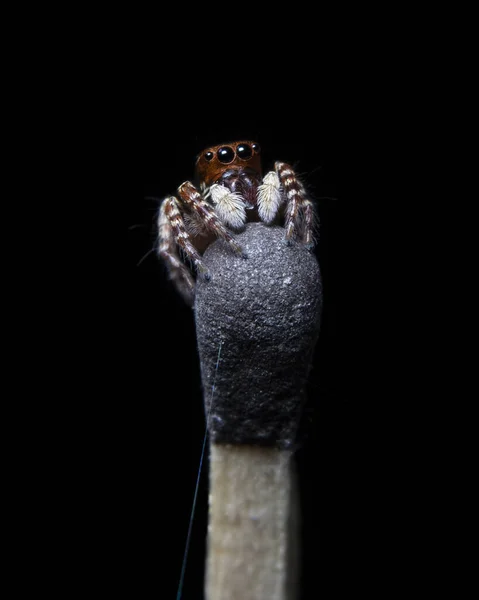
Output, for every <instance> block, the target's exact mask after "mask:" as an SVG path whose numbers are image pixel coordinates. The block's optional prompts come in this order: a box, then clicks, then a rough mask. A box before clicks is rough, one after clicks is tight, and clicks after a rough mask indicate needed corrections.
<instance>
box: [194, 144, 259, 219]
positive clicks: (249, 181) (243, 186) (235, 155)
mask: <svg viewBox="0 0 479 600" xmlns="http://www.w3.org/2000/svg"><path fill="white" fill-rule="evenodd" d="M262 175H263V173H262V167H261V149H260V146H259V144H258V143H257V142H253V141H250V140H247V141H241V142H232V143H229V144H219V145H218V146H212V147H210V148H206V150H203V152H201V153H200V154H199V156H198V158H197V159H196V176H197V178H198V181H199V183H200V185H201V186H205V187H210V186H211V185H214V184H219V185H222V186H224V187H226V188H228V189H229V190H230V191H231V192H234V193H238V194H239V195H240V196H241V197H242V198H243V199H244V200H245V208H254V207H256V200H257V190H258V186H259V185H261V179H262Z"/></svg>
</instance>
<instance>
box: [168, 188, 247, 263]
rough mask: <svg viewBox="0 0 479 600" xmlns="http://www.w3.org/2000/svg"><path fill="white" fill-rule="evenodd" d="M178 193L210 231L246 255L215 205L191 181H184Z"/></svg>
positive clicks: (236, 251)
mask: <svg viewBox="0 0 479 600" xmlns="http://www.w3.org/2000/svg"><path fill="white" fill-rule="evenodd" d="M178 194H179V195H180V197H181V200H182V201H183V203H184V204H185V205H186V206H187V207H188V208H189V209H190V210H191V211H192V212H194V213H196V214H197V215H198V216H199V217H200V219H201V221H202V223H203V224H204V226H205V228H206V229H207V230H208V231H209V232H211V233H213V234H214V235H216V236H217V237H220V238H222V239H223V240H225V241H226V242H227V243H228V244H229V246H230V247H231V248H232V249H233V250H234V252H235V253H236V254H240V255H242V256H244V253H243V250H242V249H241V246H240V245H239V244H238V242H237V241H236V240H235V239H234V237H233V236H232V235H231V233H230V232H229V231H228V229H227V228H226V227H225V225H224V224H223V223H222V222H221V220H220V219H219V217H218V216H217V215H216V213H215V211H214V209H213V207H211V206H210V205H209V204H208V203H207V202H206V201H205V200H204V199H203V198H202V196H201V194H200V193H199V191H198V190H197V189H196V188H195V186H194V185H193V184H192V183H190V182H189V181H185V183H182V184H181V185H180V187H179V188H178Z"/></svg>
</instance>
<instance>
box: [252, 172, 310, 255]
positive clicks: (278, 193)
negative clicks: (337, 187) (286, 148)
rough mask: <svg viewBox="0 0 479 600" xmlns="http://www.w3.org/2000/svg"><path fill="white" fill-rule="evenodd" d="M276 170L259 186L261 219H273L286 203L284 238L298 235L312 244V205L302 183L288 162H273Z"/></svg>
mask: <svg viewBox="0 0 479 600" xmlns="http://www.w3.org/2000/svg"><path fill="white" fill-rule="evenodd" d="M274 167H275V170H274V171H270V172H269V173H267V174H266V175H265V177H264V179H263V183H262V184H261V185H260V186H259V188H258V213H259V216H260V218H261V220H262V221H264V222H265V223H272V222H273V221H274V219H275V218H276V216H277V214H278V211H279V209H280V208H281V206H282V205H285V224H284V227H285V229H286V234H285V239H286V241H287V242H291V240H293V239H295V238H299V239H300V240H301V241H302V242H303V243H304V244H306V246H308V247H309V248H312V247H313V246H314V241H313V227H314V207H313V203H312V202H311V200H309V198H308V197H307V195H306V190H305V189H304V186H303V184H302V183H301V181H300V180H299V179H298V177H297V175H296V173H295V172H294V170H293V169H292V168H291V167H290V165H288V164H286V163H282V162H276V163H275V165H274Z"/></svg>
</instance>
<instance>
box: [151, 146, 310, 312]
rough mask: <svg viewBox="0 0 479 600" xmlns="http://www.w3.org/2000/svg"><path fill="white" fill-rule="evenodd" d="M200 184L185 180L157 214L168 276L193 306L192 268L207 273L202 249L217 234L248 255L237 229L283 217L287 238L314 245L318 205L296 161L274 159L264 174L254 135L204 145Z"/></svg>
mask: <svg viewBox="0 0 479 600" xmlns="http://www.w3.org/2000/svg"><path fill="white" fill-rule="evenodd" d="M196 179H197V181H198V187H196V186H195V185H193V184H192V183H191V182H190V181H185V182H184V183H182V184H181V185H180V187H179V188H178V193H177V196H168V197H167V198H165V199H164V200H163V202H162V203H161V206H160V210H159V214H158V254H159V255H160V257H161V258H162V259H163V260H164V262H165V264H166V267H167V269H168V272H169V276H170V279H171V280H172V281H173V283H174V285H175V287H176V289H177V290H178V292H179V293H180V294H181V296H182V297H183V298H184V300H185V301H186V302H187V304H189V305H190V306H191V305H192V304H193V300H194V293H195V278H194V275H193V274H192V271H191V270H190V269H189V268H188V267H187V266H186V265H185V263H184V262H183V260H181V258H180V254H179V252H178V248H180V249H181V251H182V253H183V254H184V256H185V257H186V258H187V259H189V260H190V261H191V263H192V265H193V266H194V268H195V270H196V272H197V274H198V276H200V277H201V276H203V277H205V278H207V279H208V278H209V275H208V271H207V269H206V267H205V265H204V263H203V260H202V255H203V253H204V251H205V250H206V248H207V247H208V246H209V245H210V244H211V243H212V242H213V241H214V240H215V239H217V238H222V239H223V240H225V242H226V243H227V244H228V246H229V247H230V248H231V250H232V251H233V253H235V254H236V255H239V256H243V257H244V258H247V257H246V255H245V254H244V253H243V251H242V248H241V246H240V245H239V244H238V242H237V241H236V240H235V238H234V235H233V233H234V232H238V231H240V230H241V229H242V228H243V227H244V225H245V223H246V222H252V221H262V222H263V223H265V224H267V225H272V224H278V223H281V224H282V225H283V226H284V229H285V235H284V239H285V241H286V242H287V243H288V244H290V243H291V241H292V240H298V241H300V242H301V243H303V244H305V245H306V246H307V247H308V248H310V249H312V248H313V247H314V241H313V228H314V221H315V214H314V207H313V203H312V202H311V200H310V199H309V198H308V197H307V194H306V191H305V189H304V186H303V184H302V183H301V182H300V181H299V179H298V177H297V175H296V174H295V172H294V171H293V169H292V167H291V166H290V165H288V164H286V163H284V162H275V165H274V171H269V172H268V173H266V175H265V176H264V177H262V167H261V149H260V146H259V144H257V143H256V142H254V141H239V142H232V143H228V144H220V145H217V146H213V147H209V148H206V149H205V150H203V151H202V152H201V153H200V154H199V155H198V157H197V159H196Z"/></svg>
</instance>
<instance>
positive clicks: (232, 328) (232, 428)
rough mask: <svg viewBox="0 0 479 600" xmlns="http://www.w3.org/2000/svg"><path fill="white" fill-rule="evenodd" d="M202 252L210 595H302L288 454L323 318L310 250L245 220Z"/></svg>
mask: <svg viewBox="0 0 479 600" xmlns="http://www.w3.org/2000/svg"><path fill="white" fill-rule="evenodd" d="M236 238H237V241H238V242H239V243H240V244H241V245H242V247H243V249H244V251H245V252H246V254H247V256H248V258H247V259H244V258H241V257H236V256H233V255H232V254H231V251H230V250H229V249H228V248H227V247H226V246H225V244H224V242H222V241H217V242H215V243H214V244H212V245H211V246H210V247H209V248H208V249H207V250H206V252H205V254H204V257H203V259H204V263H205V265H206V267H207V268H208V270H209V274H210V279H208V280H206V279H200V280H198V282H197V289H196V299H195V320H196V332H197V340H198V351H199V356H200V363H201V376H202V385H203V391H204V400H205V412H206V415H207V425H208V430H209V435H210V490H209V521H208V539H207V559H206V563H207V564H206V577H205V597H206V600H236V599H237V600H294V599H295V598H297V595H298V593H299V585H300V583H299V582H300V574H299V573H298V569H297V565H298V562H299V561H298V556H297V554H298V539H297V536H298V527H297V517H298V515H297V505H298V503H297V500H296V494H297V490H296V484H295V477H294V468H293V460H292V459H293V454H294V451H295V449H296V448H297V445H298V427H299V422H300V419H301V413H302V408H303V405H304V402H305V392H306V383H307V379H308V374H309V371H310V367H311V359H312V354H313V350H314V346H315V343H316V340H317V337H318V333H319V325H320V314H321V301H322V290H321V277H320V271H319V266H318V263H317V260H316V258H315V256H314V254H312V253H310V252H309V251H308V250H307V249H306V248H305V247H304V246H303V245H301V244H299V243H296V242H293V243H292V244H291V245H287V244H286V243H285V241H284V229H282V228H281V227H267V226H265V225H263V224H262V223H249V224H247V225H246V228H245V230H244V231H243V232H242V233H240V234H238V235H237V236H236Z"/></svg>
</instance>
